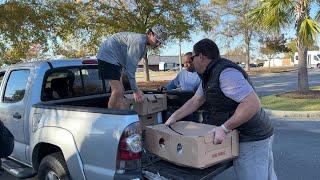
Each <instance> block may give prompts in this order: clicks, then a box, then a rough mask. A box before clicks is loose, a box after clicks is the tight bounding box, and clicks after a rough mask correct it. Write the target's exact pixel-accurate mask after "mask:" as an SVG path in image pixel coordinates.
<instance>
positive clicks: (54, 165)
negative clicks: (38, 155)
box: [38, 152, 70, 180]
mask: <svg viewBox="0 0 320 180" xmlns="http://www.w3.org/2000/svg"><path fill="white" fill-rule="evenodd" d="M38 178H39V180H69V179H70V178H69V171H68V168H67V164H66V162H65V160H64V158H63V154H62V153H61V152H56V153H53V154H50V155H47V156H46V157H44V158H43V159H42V160H41V163H40V166H39V171H38Z"/></svg>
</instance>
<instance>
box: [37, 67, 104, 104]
mask: <svg viewBox="0 0 320 180" xmlns="http://www.w3.org/2000/svg"><path fill="white" fill-rule="evenodd" d="M105 84H108V83H105ZM104 89H107V88H104V84H103V82H102V80H101V78H99V73H98V69H97V68H93V67H92V66H91V67H88V68H78V67H75V68H60V69H53V70H50V71H48V72H47V73H46V76H45V80H44V85H43V88H42V95H41V99H42V101H50V100H57V99H65V98H71V97H79V96H86V95H93V94H102V93H104V92H106V90H104Z"/></svg>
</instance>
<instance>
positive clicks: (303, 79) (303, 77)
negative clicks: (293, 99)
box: [297, 37, 309, 93]
mask: <svg viewBox="0 0 320 180" xmlns="http://www.w3.org/2000/svg"><path fill="white" fill-rule="evenodd" d="M297 46H298V91H299V92H300V93H308V92H309V81H308V69H307V51H308V48H307V46H305V45H304V44H303V43H302V40H301V38H299V37H298V45H297Z"/></svg>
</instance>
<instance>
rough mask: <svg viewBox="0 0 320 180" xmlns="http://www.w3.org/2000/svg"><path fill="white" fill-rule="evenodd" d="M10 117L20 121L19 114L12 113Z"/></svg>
mask: <svg viewBox="0 0 320 180" xmlns="http://www.w3.org/2000/svg"><path fill="white" fill-rule="evenodd" d="M12 117H13V118H16V119H21V114H19V113H17V112H16V113H14V114H13V115H12Z"/></svg>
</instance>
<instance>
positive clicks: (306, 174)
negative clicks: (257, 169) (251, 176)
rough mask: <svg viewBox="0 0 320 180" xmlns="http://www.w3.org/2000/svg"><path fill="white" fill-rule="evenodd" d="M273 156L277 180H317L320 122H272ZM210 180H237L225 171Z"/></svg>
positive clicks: (319, 165) (233, 174) (230, 170)
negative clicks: (273, 132)
mask: <svg viewBox="0 0 320 180" xmlns="http://www.w3.org/2000/svg"><path fill="white" fill-rule="evenodd" d="M274 125H275V138H274V142H273V154H274V160H275V172H276V174H277V176H278V179H279V180H288V179H290V180H319V179H320V171H319V169H320V163H319V162H320V121H301V120H293V119H292V120H274ZM214 180H237V178H236V176H235V173H234V170H233V168H232V167H231V168H229V169H228V170H226V171H224V172H223V173H221V174H220V175H218V176H217V177H215V178H214Z"/></svg>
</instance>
